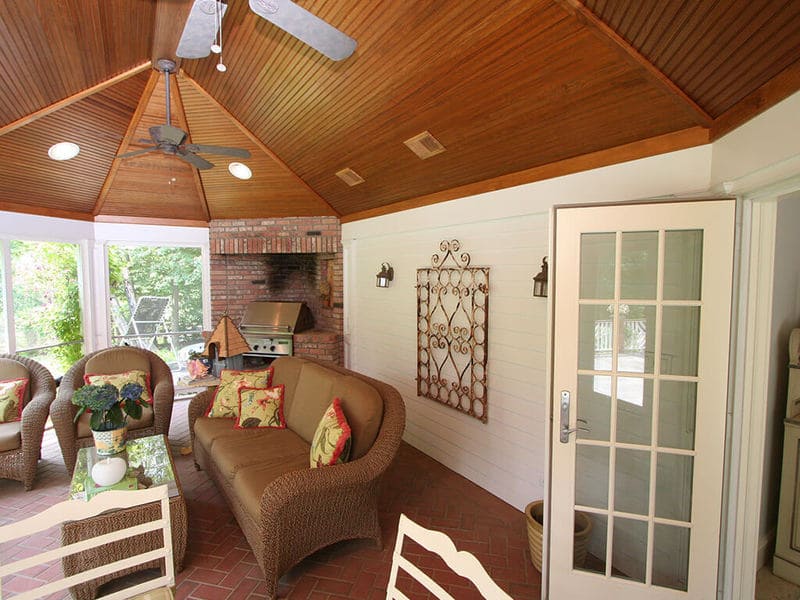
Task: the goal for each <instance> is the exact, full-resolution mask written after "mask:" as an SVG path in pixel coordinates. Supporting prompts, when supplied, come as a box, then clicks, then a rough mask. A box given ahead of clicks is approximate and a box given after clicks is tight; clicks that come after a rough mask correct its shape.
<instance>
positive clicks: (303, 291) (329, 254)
mask: <svg viewBox="0 0 800 600" xmlns="http://www.w3.org/2000/svg"><path fill="white" fill-rule="evenodd" d="M209 225H210V229H209V237H210V249H211V319H212V323H213V324H216V323H217V321H218V320H219V318H220V317H221V316H222V315H223V314H225V312H227V313H228V315H229V316H230V317H231V319H233V321H234V322H235V323H236V324H237V325H238V324H239V323H240V322H241V319H242V315H243V314H244V309H245V307H246V306H247V305H248V304H249V303H250V302H252V301H254V300H278V301H303V302H305V303H306V304H307V305H308V307H309V309H310V310H311V314H312V315H313V316H314V329H312V330H309V331H304V332H301V333H298V334H295V336H294V354H295V355H296V356H310V357H314V358H321V359H323V360H330V361H333V362H336V363H338V364H342V363H343V361H344V357H343V347H342V245H341V226H340V223H339V219H337V218H336V217H288V218H283V219H224V220H223V219H218V220H213V221H211V223H210V224H209Z"/></svg>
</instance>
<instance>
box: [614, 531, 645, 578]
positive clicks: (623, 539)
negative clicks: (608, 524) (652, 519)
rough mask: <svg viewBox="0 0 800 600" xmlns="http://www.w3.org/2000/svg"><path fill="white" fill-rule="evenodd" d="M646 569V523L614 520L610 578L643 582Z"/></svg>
mask: <svg viewBox="0 0 800 600" xmlns="http://www.w3.org/2000/svg"><path fill="white" fill-rule="evenodd" d="M646 567H647V522H646V521H634V520H633V519H622V518H620V517H615V518H614V541H613V545H612V563H611V569H612V570H611V575H612V577H620V578H623V579H632V580H634V581H641V582H644V576H645V569H646Z"/></svg>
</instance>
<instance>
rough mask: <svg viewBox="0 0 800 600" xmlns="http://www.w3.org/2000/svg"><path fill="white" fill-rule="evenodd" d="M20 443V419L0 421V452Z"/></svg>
mask: <svg viewBox="0 0 800 600" xmlns="http://www.w3.org/2000/svg"><path fill="white" fill-rule="evenodd" d="M21 445H22V421H11V422H10V423H0V452H7V451H8V450H16V449H17V448H19V447H20V446H21ZM305 458H306V464H308V451H306V457H305Z"/></svg>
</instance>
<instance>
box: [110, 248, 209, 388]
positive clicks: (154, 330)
mask: <svg viewBox="0 0 800 600" xmlns="http://www.w3.org/2000/svg"><path fill="white" fill-rule="evenodd" d="M201 260H202V259H201V252H200V248H192V247H174V246H134V245H109V247H108V272H109V288H110V290H111V298H110V301H109V312H110V314H111V320H112V328H113V335H112V340H113V342H114V344H117V345H121V344H129V345H131V346H138V347H140V348H145V349H147V350H151V351H153V352H155V353H156V354H158V355H159V356H161V358H162V359H164V361H165V362H166V363H167V364H169V365H170V368H171V369H172V370H173V371H176V372H177V373H176V374H177V375H183V374H185V366H186V362H187V359H188V358H189V353H190V352H192V351H202V350H203V347H204V344H203V338H202V333H201V332H202V328H203V293H202V279H203V270H202V264H201Z"/></svg>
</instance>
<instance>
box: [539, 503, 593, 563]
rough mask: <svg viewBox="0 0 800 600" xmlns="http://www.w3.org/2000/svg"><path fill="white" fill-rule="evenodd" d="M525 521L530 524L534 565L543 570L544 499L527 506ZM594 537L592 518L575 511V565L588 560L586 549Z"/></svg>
mask: <svg viewBox="0 0 800 600" xmlns="http://www.w3.org/2000/svg"><path fill="white" fill-rule="evenodd" d="M525 521H526V522H527V525H528V547H529V548H530V551H531V562H532V563H533V566H534V567H536V569H537V570H538V571H539V572H540V573H541V572H542V523H543V522H544V501H543V500H536V501H534V502H531V503H530V504H528V506H526V507H525ZM591 537H592V520H591V519H590V518H589V515H587V514H586V513H582V512H580V511H578V512H576V513H575V538H574V540H573V544H574V562H573V566H574V567H576V568H578V567H582V566H583V564H584V561H585V560H586V550H587V548H588V546H589V540H590V539H591Z"/></svg>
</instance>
